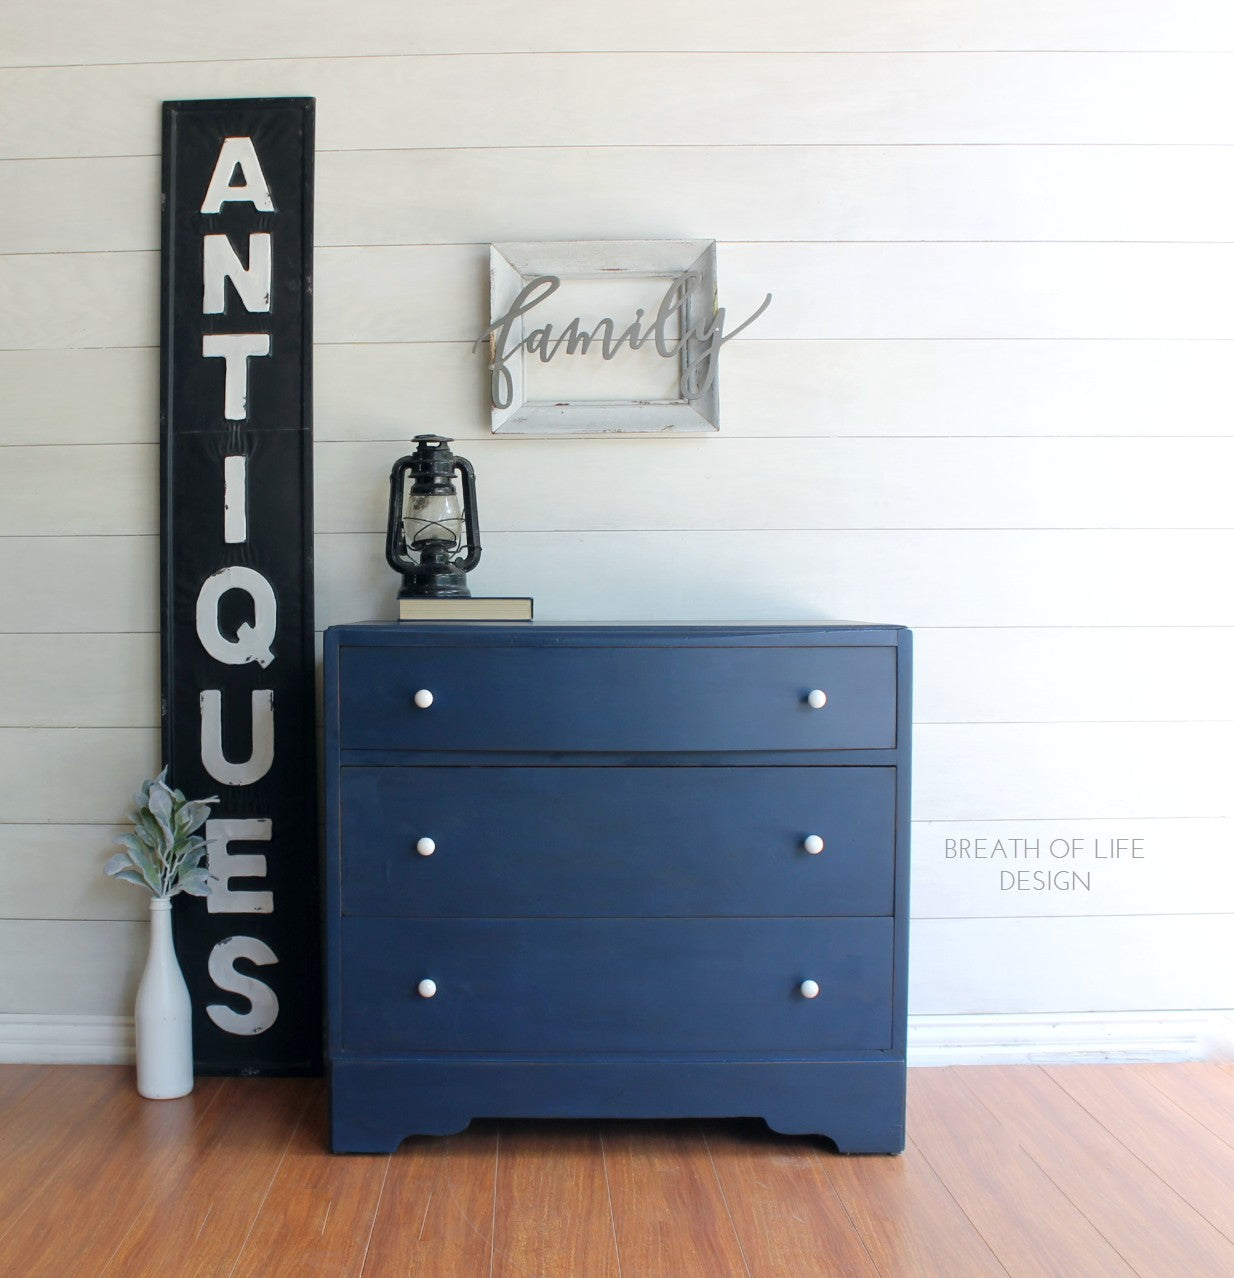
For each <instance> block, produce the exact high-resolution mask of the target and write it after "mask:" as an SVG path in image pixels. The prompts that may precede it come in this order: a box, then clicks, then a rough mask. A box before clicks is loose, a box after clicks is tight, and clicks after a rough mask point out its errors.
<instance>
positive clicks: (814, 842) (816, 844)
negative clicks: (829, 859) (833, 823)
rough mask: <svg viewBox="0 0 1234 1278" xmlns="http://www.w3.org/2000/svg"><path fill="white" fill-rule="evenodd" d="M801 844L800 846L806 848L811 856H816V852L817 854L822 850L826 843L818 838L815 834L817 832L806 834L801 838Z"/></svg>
mask: <svg viewBox="0 0 1234 1278" xmlns="http://www.w3.org/2000/svg"><path fill="white" fill-rule="evenodd" d="M801 846H802V847H803V848H805V850H806V851H807V852H808V853H809V854H810V855H811V856H818V854H819V853H820V852H821V851H822V850H823V849H824V848H825V847H826V846H827V845H826V844H825V843H824V842H823V841H822V839H820V838H819V837H818V835H817V834H807V835H806V837H805V838H804V839H803V840H802V842H801Z"/></svg>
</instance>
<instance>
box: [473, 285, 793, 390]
mask: <svg viewBox="0 0 1234 1278" xmlns="http://www.w3.org/2000/svg"><path fill="white" fill-rule="evenodd" d="M702 284H703V277H702V275H701V274H700V273H699V272H698V271H687V272H685V273H684V274H682V275H679V276H678V277H677V278H676V279H674V280H673V281H672V283H670V284H669V286H668V288H667V289H666V290H665V293H664V297H663V298H662V299H661V301H660V308H659V310H658V311H657V312H656V317H655V320H654V321H653V322H652V324H651V326H650V327H649V328H647V329H644V328H643V316H644V314H645V312H644V311H643V308H642V307H639V308H638V309H637V310H636V311H635V312H634V322H633V323H632V324H630V325H629V326H628V327H627V328H625V329H624V330H623V331H622V332H621V333H620V335H618V334H617V322H616V321H615V320H612V319H602V320H600V321H599V323H597V324H596V325H595V327H594V328H592V329H591V330H590V332H588V331H586V330H585V329H584V328H583V321H582V319H581V318H579V317H577V316H576V317H575V318H574V319H572V320H570V321H569V323H567V324H565V325H564V326H563V327H562V329H561V331H560V332H559V333H557V334H556V335H554V333H553V326H552V324H544V325H543V326H542V327H540V328H533V329H532V330H531V332H530V333H528V334H527V336H526V337H523V338H520V339H519V340H517V341H514V342H513V343H512V342H511V339H512V337H514V336H515V334H516V333H521V332H522V328H523V325H522V319H523V316H525V315H526V314H527V313H528V312H529V311H531V310H532V309H533V308H534V307H536V306H538V305H539V304H540V303H541V302H543V301H544V300H545V299H546V298H549V297H551V296H552V295H553V294H554V293H555V292H556V291H557V290H558V289H559V288H560V287H561V280H560V279H559V278H558V277H557V276H556V275H537V276H536V277H535V278H534V279H532V280H530V281H528V283H527V284H526V285H525V286H524V288H523V289H522V291H521V292H520V293H519V295H518V296H517V297H516V298H515V299H514V302H513V303H512V304H511V306H510V309H509V310H508V311H506V313H505V314H504V315H502V316H499V317H498V318H497V319H495V320H494V321H493V322H492V323H491V324H490V325H489V326H488V328H486V329H485V330H484V332H483V333H481V334H480V336H479V337H477V338H476V340H475V342H474V343H473V344H472V348H471V349H472V350H473V351H476V350H479V348H480V345H481V343H483V342H484V341H485V339H488V341H489V347H490V352H491V355H492V362H491V363H490V364H489V369H490V370H491V372H492V374H493V377H492V390H491V397H492V401H493V407H494V408H509V407H510V404H511V402H512V400H513V398H514V382H513V379H512V377H511V375H510V370H509V369H508V368H507V367H506V365H507V364H508V363H509V361H510V360H511V359H512V358H513V357H514V356H515V355H516V354H517V353H518V351H520V350H525V351H527V353H528V354H530V355H538V356H539V357H540V360H541V362H543V363H545V364H547V363H548V362H549V360H551V359H552V358H553V356H554V355H556V354H557V353H558V352H559V351H560V350H561V348H562V347H563V346H564V347H565V350H566V354H567V355H577V354H582V355H586V354H587V353H588V352H589V351H590V350H591V348H592V346H594V345H597V344H598V345H599V348H600V354H601V356H602V358H604V359H606V360H610V359H612V358H613V357H614V356H615V355H616V354H617V352H618V351H620V350H621V349H622V348H623V347H627V346H628V347H629V348H630V350H634V351H637V350H640V349H641V348H642V347H643V346H645V345H646V344H647V343H648V342H653V343H654V345H655V350H656V354H658V355H660V356H662V357H663V358H665V359H676V358H678V357H679V356H680V357H681V360H682V364H681V381H680V389H681V394H682V398H684V399H687V400H696V399H700V398H702V396H703V395H704V394H705V393H706V391H707V390H708V389H709V388H710V387H711V384H712V383H713V382H714V381H715V376H716V361H717V358H718V356H719V351H720V347H721V346H723V345H724V343H725V342H727V341H731V340H732V339H733V338H734V337H736V336H737V334H738V333H740V332H741V331H742V330H743V329H746V328H748V327H749V326H750V325H751V324H753V323H754V321H755V320H756V319H758V317H759V316H760V315H761V314H762V313H763V312H764V311H765V310H766V309H767V307H768V306H770V305H771V294H770V293H768V294H767V296H766V297H765V298H763V300H762V303H761V304H760V305H759V307H758V309H757V310H756V311H755V312H754V314H753V315H751V316H750V317H749V318H748V319H747V320H745V321H744V322H743V323H741V324H738V326H737V327H736V328H735V329H733V330H732V332H731V333H725V332H724V314H725V312H724V307H722V306H721V307H717V308H715V309H714V310H712V311H711V312H710V313H708V311H707V307H706V306H704V305H702V300H704V299H696V296H695V295H696V294H697V293H698V292H699V291H700V290H701V288H702ZM673 330H679V333H680V335H679V336H673Z"/></svg>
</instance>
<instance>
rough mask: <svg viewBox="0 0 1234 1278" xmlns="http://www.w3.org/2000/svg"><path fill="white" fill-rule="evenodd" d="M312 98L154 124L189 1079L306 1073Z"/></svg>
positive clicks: (311, 1057) (312, 1066) (203, 108)
mask: <svg viewBox="0 0 1234 1278" xmlns="http://www.w3.org/2000/svg"><path fill="white" fill-rule="evenodd" d="M313 114H314V107H313V102H312V100H311V99H308V98H261V99H253V100H237V101H217V102H168V103H165V104H164V107H163V331H162V370H161V371H162V410H163V429H162V439H161V443H162V483H163V527H162V535H163V547H162V550H163V555H162V596H163V651H162V657H163V663H162V664H163V751H164V754H163V758H164V759H165V761H166V762H167V764H168V765H169V767H170V771H171V780H172V783H173V784H174V785H175V786H177V787H178V788H179V789H181V790H183V791H184V792H185V793H186V794H189V795H193V796H197V795H203V796H204V795H214V794H216V795H218V799H219V801H218V805H217V806H216V807H215V808H213V809H212V811H211V820H210V821H209V822H208V823H207V830H206V839H207V849H208V851H207V856H208V858H209V862H208V863H209V866H210V871H211V874H212V876H213V879H214V885H213V892H212V894H211V895H210V896H208V897H206V898H204V899H198V898H194V897H189V896H184V895H181V896H178V897H177V898H176V929H175V930H176V948H177V950H178V952H179V956H180V965H181V967H182V968H183V970H184V975H185V979H186V981H187V982H188V985H189V991H190V994H191V995H192V1000H193V1046H194V1052H195V1055H196V1057H197V1067H198V1069H199V1070H201V1071H202V1072H205V1073H215V1074H226V1073H246V1074H261V1073H277V1074H296V1073H314V1072H316V1071H318V1070H319V1069H320V1063H321V988H320V976H319V968H320V961H319V954H318V920H319V918H320V909H319V906H318V871H317V799H316V749H315V743H314V737H315V722H316V717H315V713H314V702H315V695H316V694H315V680H314V674H315V664H316V660H315V654H314V644H313V574H312V563H313V559H312V532H313V530H312V509H313V497H312V469H311V468H312V443H313V441H312V423H311V416H310V413H311V397H310V393H309V392H310V361H311V352H312V315H311V310H310V303H309V299H310V298H311V297H312V279H311V272H312V257H313V208H312V192H313Z"/></svg>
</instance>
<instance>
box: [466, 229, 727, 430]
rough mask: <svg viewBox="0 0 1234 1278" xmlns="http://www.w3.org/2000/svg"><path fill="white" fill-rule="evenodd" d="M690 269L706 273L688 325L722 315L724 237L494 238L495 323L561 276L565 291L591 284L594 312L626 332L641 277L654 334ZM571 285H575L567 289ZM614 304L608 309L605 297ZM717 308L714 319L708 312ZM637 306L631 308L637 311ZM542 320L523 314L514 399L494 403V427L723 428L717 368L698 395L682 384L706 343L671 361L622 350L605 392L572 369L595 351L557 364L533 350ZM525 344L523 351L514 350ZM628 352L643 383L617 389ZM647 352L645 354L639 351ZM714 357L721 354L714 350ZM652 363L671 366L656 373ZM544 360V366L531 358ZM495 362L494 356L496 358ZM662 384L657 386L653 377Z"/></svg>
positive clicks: (515, 330)
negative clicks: (664, 304)
mask: <svg viewBox="0 0 1234 1278" xmlns="http://www.w3.org/2000/svg"><path fill="white" fill-rule="evenodd" d="M688 273H696V274H698V275H699V276H700V279H701V286H700V287H697V288H695V289H692V290H691V291H690V292H689V293H688V294H687V296H686V300H685V305H684V308H683V314H682V317H681V318H682V319H683V320H684V322H685V327H686V329H687V330H692V329H695V328H696V327H697V326H698V321H699V320H701V319H703V318H707V317H710V315H712V314H714V311H715V306H716V244H715V241H714V240H592V241H587V240H581V241H578V240H551V241H541V242H526V243H506V244H492V245H490V246H489V279H490V290H489V297H490V322H491V323H494V324H496V323H497V322H498V321H499V320H500V319H501V318H502V317H503V316H506V315H507V314H508V313H509V311H510V309H511V307H512V306H513V305H514V303H515V299H516V298H517V297H518V296H519V294H520V293H521V292H522V290H523V289H524V288H525V287H526V286H527V284H528V283H530V281H532V280H534V279H535V278H536V277H537V276H545V275H549V276H554V277H556V278H557V279H559V280H560V281H561V284H562V289H561V290H560V292H561V293H562V294H563V295H566V294H567V292H568V295H569V296H572V297H576V298H577V297H578V296H580V290H579V289H578V288H577V287H575V285H576V284H578V283H580V282H582V283H584V284H586V286H587V293H588V294H589V295H590V296H592V297H593V298H594V304H593V308H592V309H593V312H594V313H595V314H600V315H605V316H611V318H612V319H613V320H614V321H615V327H616V331H617V332H618V333H620V332H622V331H623V330H624V329H625V328H626V327H627V326H628V325H629V324H631V323H632V322H634V320H635V313H634V311H633V310H630V309H629V306H628V299H629V297H630V296H631V295H632V292H638V291H639V290H637V289H636V288H632V285H633V283H634V282H635V281H644V282H645V283H646V286H647V294H646V295H647V297H648V298H652V297H654V301H653V302H651V303H650V310H649V311H648V312H647V313H646V314H645V316H644V318H643V321H642V323H643V329H644V331H646V329H647V328H649V327H650V326H651V324H652V323H653V321H654V320H655V317H656V310H655V308H656V305H657V304H658V302H659V299H660V298H661V297H662V296H663V294H664V293H665V291H666V290H667V289H668V288H669V287H670V286H671V285H672V284H673V282H674V281H675V280H677V279H679V278H680V277H681V276H683V275H685V274H688ZM567 285H569V286H570V287H569V289H568V290H567ZM606 292H607V293H609V294H610V295H611V300H612V303H613V306H614V309H613V310H612V311H609V310H606V309H605V306H606V297H605V294H606ZM704 307H706V308H709V309H708V312H707V317H704V316H702V315H700V314H699V313H698V312H699V311H701V309H702V308H704ZM627 311H628V313H627ZM541 322H542V321H541V320H540V319H538V318H537V314H536V311H535V310H534V309H533V310H532V311H531V312H529V313H528V314H526V315H524V316H520V317H517V318H515V319H514V320H513V323H512V326H511V328H510V330H509V333H508V336H507V339H506V341H505V343H504V349H505V350H506V351H510V350H513V354H511V355H510V356H509V358H508V359H507V360H506V361H505V367H506V369H507V371H508V372H509V375H510V395H509V400H510V402H509V404H508V406H506V407H499V406H498V405H497V404H496V403H495V402H493V403H492V430H493V433H494V434H509V435H608V434H619V433H627V432H628V433H635V434H647V433H664V432H695V433H698V432H705V431H716V430H719V427H720V422H719V385H718V383H719V377H718V370H717V369H712V378H711V381H710V384H709V385H708V386H707V388H706V389H705V390H704V391H703V392H702V394H701V395H699V396H698V398H696V399H686V398H685V396H684V395H683V394H682V392H681V389H680V382H681V377H682V373H683V370H684V368H685V366H686V364H687V363H689V362H691V361H692V360H694V359H697V357H698V350H699V347H700V343H699V342H698V340H697V339H695V338H690V339H688V340H687V341H686V342H685V343H684V344H682V347H681V349H680V350H679V351H678V352H677V354H676V355H675V356H673V357H671V358H669V357H664V356H660V355H658V354H656V352H655V351H654V349H653V348H651V347H648V348H646V349H644V350H643V351H639V352H634V351H630V350H625V351H622V352H620V353H619V354H618V355H617V356H615V357H614V360H613V361H612V364H613V366H614V369H613V371H610V370H608V369H605V370H604V374H605V375H604V377H603V379H602V389H601V393H600V395H599V397H595V396H594V395H593V394H590V393H588V392H586V391H585V390H584V388H583V386H582V385H581V383H582V381H583V380H584V377H585V372H584V375H583V376H580V374H579V370H578V369H577V367H576V368H573V369H572V368H570V367H569V366H568V364H567V361H570V360H578V359H579V358H586V359H590V360H591V361H592V366H593V367H596V365H595V361H596V360H598V358H599V357H598V356H597V355H595V353H594V352H592V353H591V354H590V355H588V356H586V357H580V356H578V355H570V354H568V353H566V352H565V351H564V350H562V351H559V352H558V353H557V355H556V356H555V357H554V358H553V359H552V360H550V361H548V362H543V361H541V360H540V357H539V356H538V355H536V354H529V353H528V352H527V350H526V349H525V348H523V347H522V345H521V343H522V342H523V341H524V339H525V337H526V336H527V335H528V333H530V332H532V331H533V330H534V329H535V328H536V327H537V326H538V325H539V324H540V323H541ZM497 340H498V338H497V334H492V335H491V336H490V337H489V338H488V339H487V340H486V345H485V348H484V349H486V351H487V353H488V356H489V359H490V361H491V360H492V359H493V358H494V357H495V355H496V342H497ZM515 347H517V349H514V348H515ZM623 356H624V357H626V359H627V361H628V365H629V366H630V367H634V366H635V365H637V366H638V371H637V372H635V373H634V374H633V376H634V379H635V380H636V381H640V380H641V382H642V383H643V384H642V385H640V386H638V387H636V388H635V389H634V390H632V391H630V392H629V393H628V394H623V393H622V392H621V391H620V389H619V388H615V387H614V382H615V381H616V380H617V372H616V369H617V361H618V360H620V359H622V357H623ZM635 356H642V357H643V358H642V360H641V361H639V360H637V359H632V358H631V357H635ZM712 358H715V354H714V353H713V356H712ZM649 360H658V361H659V363H660V364H661V365H663V366H664V367H663V368H662V369H661V370H659V372H658V375H656V371H655V370H652V369H651V368H650V366H649V362H648V361H649ZM532 361H535V366H534V367H533V366H532V365H531V362H532ZM490 368H491V363H490ZM649 377H650V380H651V383H653V384H654V385H653V388H652V389H651V391H650V393H648V391H647V384H648V378H649Z"/></svg>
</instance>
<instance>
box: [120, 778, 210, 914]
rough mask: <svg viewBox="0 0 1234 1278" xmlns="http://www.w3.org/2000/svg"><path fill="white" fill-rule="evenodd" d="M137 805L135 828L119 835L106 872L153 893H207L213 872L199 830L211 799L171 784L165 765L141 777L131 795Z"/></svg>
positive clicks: (203, 894) (208, 811)
mask: <svg viewBox="0 0 1234 1278" xmlns="http://www.w3.org/2000/svg"><path fill="white" fill-rule="evenodd" d="M133 798H134V802H135V803H136V807H135V809H134V810H133V811H132V812H130V813H129V820H130V821H131V822H132V823H133V832H132V833H131V834H124V835H121V837H120V838H119V839H118V840H117V842H118V843H119V844H120V846H121V847H122V848H124V851H123V852H118V853H116V855H115V856H113V857H111V858H110V859H109V860H108V862H107V864H106V865H105V866H104V867H103V872H104V873H105V874H109V875H111V876H112V877H113V878H117V879H122V880H123V881H124V882H125V883H135V884H137V885H138V886H139V887H144V888H146V889H147V891H149V892H150V894H151V895H152V896H156V897H170V896H175V895H176V893H177V892H187V893H189V895H190V896H208V895H209V892H210V876H209V873H208V871H207V870H206V868H205V866H203V865H202V858H203V857H204V856H205V854H206V841H205V839H203V838H201V837H200V836H199V835H198V834H197V833H196V831H197V830H199V829H201V827H202V826H203V825H205V823H206V821H207V820H208V819H209V816H210V805H211V804H212V803H217V802H218V796H217V795H215V796H212V797H211V798H209V799H186V798H185V797H184V795H183V794H182V793H181V792H180V791H179V790H173V789H172V788H171V787H170V786H169V785H168V784H167V769H166V768H164V769H163V770H162V772H160V773H159V774H158V776H157V777H154V778H153V779H151V780H149V781H144V782H142V785H141V788H140V789H139V790H138V791H137V793H136V794H135V795H134V796H133Z"/></svg>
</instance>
